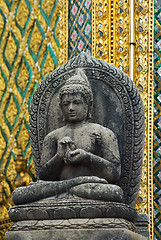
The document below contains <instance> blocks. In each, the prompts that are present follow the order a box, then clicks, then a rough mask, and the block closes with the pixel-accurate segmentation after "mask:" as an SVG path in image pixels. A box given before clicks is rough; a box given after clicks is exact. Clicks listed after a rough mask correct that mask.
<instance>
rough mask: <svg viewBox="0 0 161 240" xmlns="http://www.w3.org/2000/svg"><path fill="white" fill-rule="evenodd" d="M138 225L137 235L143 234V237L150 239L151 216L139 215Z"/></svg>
mask: <svg viewBox="0 0 161 240" xmlns="http://www.w3.org/2000/svg"><path fill="white" fill-rule="evenodd" d="M135 225H136V228H137V229H136V231H137V233H139V234H141V235H142V236H145V237H146V238H147V239H149V231H148V227H149V216H148V214H145V213H143V214H139V215H138V219H137V221H136V223H135Z"/></svg>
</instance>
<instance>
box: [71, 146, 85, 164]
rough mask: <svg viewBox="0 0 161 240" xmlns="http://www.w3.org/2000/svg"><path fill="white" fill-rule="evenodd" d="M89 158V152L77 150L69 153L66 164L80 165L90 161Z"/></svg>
mask: <svg viewBox="0 0 161 240" xmlns="http://www.w3.org/2000/svg"><path fill="white" fill-rule="evenodd" d="M88 157H89V154H88V152H86V151H85V150H83V149H76V150H74V151H69V152H68V154H67V160H66V163H68V164H72V163H73V164H74V163H80V162H83V161H84V160H86V159H88Z"/></svg>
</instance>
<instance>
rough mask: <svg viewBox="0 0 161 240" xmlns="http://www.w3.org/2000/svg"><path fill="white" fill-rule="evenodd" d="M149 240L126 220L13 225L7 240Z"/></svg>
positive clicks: (26, 222) (86, 220)
mask: <svg viewBox="0 0 161 240" xmlns="http://www.w3.org/2000/svg"><path fill="white" fill-rule="evenodd" d="M30 239H32V240H52V239H54V240H111V239H113V240H120V239H122V240H147V239H148V238H146V237H144V236H142V235H140V234H138V233H137V229H136V227H135V225H134V224H133V223H131V222H129V221H128V220H125V219H121V218H120V219H116V218H104V219H103V218H102V219H101V218H94V219H88V218H84V219H69V220H42V221H41V220H39V221H36V220H31V221H20V222H16V223H14V224H13V226H12V228H11V231H10V232H7V233H6V240H30Z"/></svg>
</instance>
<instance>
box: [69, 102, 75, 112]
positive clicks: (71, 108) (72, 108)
mask: <svg viewBox="0 0 161 240" xmlns="http://www.w3.org/2000/svg"><path fill="white" fill-rule="evenodd" d="M69 111H74V106H73V103H70V104H69Z"/></svg>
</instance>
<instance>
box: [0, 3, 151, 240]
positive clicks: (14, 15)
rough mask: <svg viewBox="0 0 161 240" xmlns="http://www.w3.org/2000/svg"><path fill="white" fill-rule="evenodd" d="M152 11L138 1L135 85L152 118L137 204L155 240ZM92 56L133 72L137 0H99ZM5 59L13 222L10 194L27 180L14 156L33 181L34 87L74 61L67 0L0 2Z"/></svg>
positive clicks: (7, 179)
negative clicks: (132, 38)
mask: <svg viewBox="0 0 161 240" xmlns="http://www.w3.org/2000/svg"><path fill="white" fill-rule="evenodd" d="M153 8H154V6H153V1H151V0H141V1H137V0H135V1H134V9H135V12H134V19H135V22H134V32H135V51H134V73H135V74H134V82H135V84H136V85H137V87H138V89H139V91H140V93H141V96H142V99H143V103H144V106H145V121H146V138H145V151H144V161H143V172H142V183H141V187H140V191H139V196H138V202H137V205H136V208H137V210H138V212H140V213H148V214H149V217H150V225H149V229H150V239H152V238H153V224H152V222H153V220H152V204H153V202H152V194H153V189H152V179H153V178H152V171H153V169H152V153H153V149H152V142H153V141H152V138H153V134H152V133H153V130H152V127H153V122H152V121H153V120H152V117H153V106H152V105H153V103H152V99H153V95H152V94H153V76H152V74H153V72H152V68H153V66H152V51H153ZM92 55H93V56H94V57H97V58H99V59H102V60H104V61H107V62H109V63H111V64H113V65H115V66H117V67H118V68H120V69H121V70H122V71H124V72H125V73H126V74H128V75H130V0H122V1H121V0H113V1H110V0H99V1H96V0H93V2H92ZM0 58H1V62H0V159H1V160H0V168H1V172H2V174H1V175H2V182H3V184H1V185H2V192H3V196H4V199H5V200H1V202H2V203H3V204H1V203H0V204H1V205H0V208H1V209H0V212H3V213H4V217H1V219H0V220H1V223H3V221H4V224H6V222H5V221H6V220H5V219H8V215H7V211H6V209H9V207H10V206H11V205H12V201H11V192H12V190H13V189H14V188H15V185H16V180H17V179H19V177H20V174H19V173H17V170H16V168H15V162H16V161H15V160H16V159H17V158H22V159H23V160H24V161H26V164H25V168H24V170H23V172H24V173H25V174H26V175H25V179H26V178H28V179H29V178H30V179H31V178H32V179H34V175H35V174H34V167H33V163H32V154H31V147H30V140H29V126H28V122H29V119H28V108H29V105H30V101H31V98H32V94H33V91H34V90H35V89H36V87H37V86H38V84H39V83H40V81H41V80H42V78H44V77H45V76H46V75H47V74H48V73H49V72H51V71H52V70H53V69H54V68H56V67H57V66H58V65H61V64H63V63H64V62H66V61H67V59H68V2H67V0H60V1H58V2H57V1H56V0H41V1H39V0H35V1H34V0H19V1H18V0H17V1H7V0H1V1H0ZM26 176H27V177H26ZM22 177H24V175H23V176H22ZM20 180H22V179H20ZM25 181H26V182H27V180H25ZM25 181H24V182H25ZM20 184H21V181H20ZM23 184H25V183H23ZM1 185H0V187H1ZM9 224H10V223H9ZM5 226H6V225H5ZM6 229H7V227H6ZM0 231H1V230H0Z"/></svg>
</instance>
